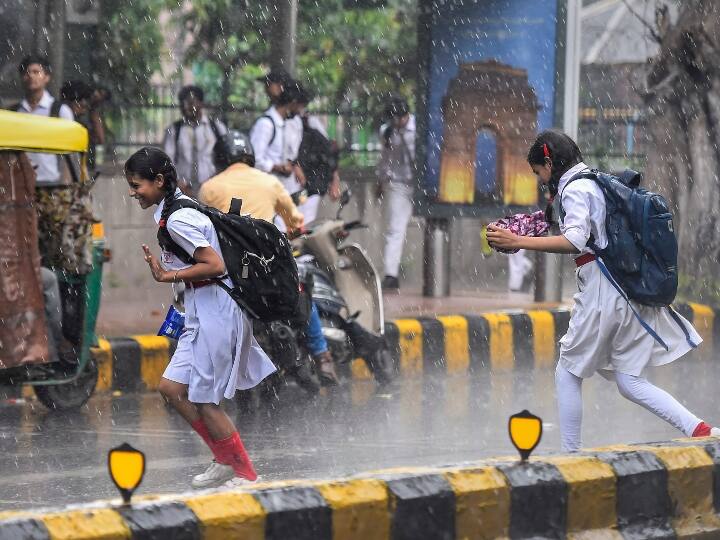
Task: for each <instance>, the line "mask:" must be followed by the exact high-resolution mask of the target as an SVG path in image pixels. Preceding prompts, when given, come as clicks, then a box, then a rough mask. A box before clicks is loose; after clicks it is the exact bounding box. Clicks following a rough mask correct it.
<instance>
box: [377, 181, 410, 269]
mask: <svg viewBox="0 0 720 540" xmlns="http://www.w3.org/2000/svg"><path fill="white" fill-rule="evenodd" d="M414 193H415V188H414V187H413V186H408V185H407V184H395V183H392V182H391V183H389V184H385V191H384V194H383V205H384V207H385V208H384V211H385V252H384V258H383V260H384V264H385V275H386V276H392V277H397V275H398V273H399V272H400V260H401V259H402V252H403V246H404V244H405V234H406V233H407V226H408V223H409V222H410V218H411V217H412V213H413V195H414Z"/></svg>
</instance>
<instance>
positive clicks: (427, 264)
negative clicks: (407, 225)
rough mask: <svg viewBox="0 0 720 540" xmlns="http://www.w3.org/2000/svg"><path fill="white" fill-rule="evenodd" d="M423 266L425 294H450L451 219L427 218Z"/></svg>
mask: <svg viewBox="0 0 720 540" xmlns="http://www.w3.org/2000/svg"><path fill="white" fill-rule="evenodd" d="M423 260H424V266H423V296H427V297H430V298H442V297H445V296H450V221H449V220H448V219H446V218H427V220H426V221H425V246H424V257H423Z"/></svg>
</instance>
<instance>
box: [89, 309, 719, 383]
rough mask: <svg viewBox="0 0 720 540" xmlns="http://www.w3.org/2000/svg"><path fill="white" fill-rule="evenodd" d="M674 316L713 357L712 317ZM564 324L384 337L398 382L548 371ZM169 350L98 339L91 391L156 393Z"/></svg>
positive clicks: (169, 343)
mask: <svg viewBox="0 0 720 540" xmlns="http://www.w3.org/2000/svg"><path fill="white" fill-rule="evenodd" d="M676 309H677V310H678V312H680V313H681V314H682V315H684V316H685V317H687V318H688V320H690V321H691V322H693V324H695V327H696V328H697V330H698V332H699V333H700V335H701V336H702V337H703V339H704V341H705V342H704V344H703V345H702V347H701V349H700V355H701V356H702V357H703V358H712V357H713V354H714V348H715V343H716V342H718V341H719V340H720V325H715V324H714V322H715V315H716V313H717V312H718V311H717V310H714V309H713V308H711V307H710V306H706V305H703V304H696V303H688V304H679V305H677V306H676ZM569 320H570V311H568V310H566V309H553V310H527V311H508V312H496V313H485V314H481V315H441V316H437V317H418V318H407V319H397V320H394V321H391V322H388V323H386V325H385V333H386V335H387V338H388V344H389V346H390V350H391V352H392V355H393V359H394V362H395V367H396V371H397V373H398V374H399V376H401V377H422V376H425V375H429V376H430V375H444V374H461V373H468V372H472V371H477V370H492V371H502V370H515V369H542V368H552V367H554V365H555V361H556V359H557V356H558V340H559V339H560V337H561V336H562V335H563V334H564V333H565V332H566V331H567V328H568V323H569ZM174 348H175V342H174V341H173V340H169V339H167V338H164V337H158V336H144V335H139V336H131V337H118V338H109V339H100V340H99V346H98V347H97V348H95V349H94V355H95V359H96V361H97V363H98V367H99V373H100V375H99V381H98V391H100V392H102V391H123V392H129V391H137V390H153V389H155V388H157V385H158V383H159V381H160V377H161V376H162V373H163V370H164V369H165V366H166V365H167V363H168V361H169V359H170V356H171V355H172V353H173V351H174ZM349 375H350V376H351V377H352V378H354V379H371V378H372V375H371V374H370V372H369V371H368V369H367V367H366V365H365V363H364V362H363V361H362V360H360V359H358V360H355V361H354V362H353V363H352V365H351V366H350V368H349Z"/></svg>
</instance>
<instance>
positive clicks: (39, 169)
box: [18, 90, 75, 186]
mask: <svg viewBox="0 0 720 540" xmlns="http://www.w3.org/2000/svg"><path fill="white" fill-rule="evenodd" d="M54 102H55V98H54V97H52V96H51V95H50V93H49V92H48V91H47V90H46V91H45V92H43V96H42V98H40V101H39V103H38V104H37V107H35V108H34V109H33V108H31V107H30V104H29V103H28V101H27V99H23V100H22V101H21V102H20V108H19V109H18V112H23V113H27V114H37V115H38V116H50V109H51V108H52V104H53V103H54ZM58 117H59V118H65V119H66V120H75V115H73V112H72V109H71V108H70V107H68V106H67V105H61V106H60V110H59V111H58ZM27 157H28V159H29V160H30V163H32V166H33V168H34V169H35V174H36V175H37V180H36V182H37V185H38V186H51V185H58V184H60V183H61V180H62V178H61V175H60V167H59V166H58V159H59V158H58V156H56V155H55V154H41V153H36V152H28V153H27Z"/></svg>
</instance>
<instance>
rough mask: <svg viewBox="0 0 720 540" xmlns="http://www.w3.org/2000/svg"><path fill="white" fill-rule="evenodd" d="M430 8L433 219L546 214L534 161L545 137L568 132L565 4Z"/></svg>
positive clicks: (430, 2)
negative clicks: (560, 102)
mask: <svg viewBox="0 0 720 540" xmlns="http://www.w3.org/2000/svg"><path fill="white" fill-rule="evenodd" d="M421 5H422V8H423V13H425V14H426V15H425V17H424V18H423V19H422V20H423V24H424V29H425V31H424V33H423V34H421V36H424V38H422V39H421V46H420V48H421V51H422V53H423V57H424V58H425V59H426V62H427V64H426V66H427V67H426V70H427V72H426V73H427V75H426V79H425V80H426V81H427V82H426V83H425V86H424V87H423V88H422V89H421V92H422V94H421V98H420V99H422V100H423V102H424V103H426V107H425V108H423V109H422V110H420V111H419V113H420V115H421V116H420V122H419V125H420V126H421V132H420V133H419V134H418V137H419V138H418V140H419V141H421V144H422V147H421V151H422V156H421V157H422V160H423V162H424V165H425V166H424V167H423V168H422V169H421V178H420V188H421V189H420V190H419V192H420V193H421V194H422V197H424V200H425V201H427V202H428V205H427V206H426V208H428V211H429V215H437V214H435V212H439V213H443V214H444V215H448V214H455V213H457V214H459V215H478V216H479V215H486V216H490V215H501V214H503V213H508V212H512V211H526V210H523V209H527V210H529V209H530V207H534V206H537V204H538V195H539V190H538V184H537V179H536V178H535V175H534V174H533V173H532V170H531V169H530V166H529V165H528V164H527V161H526V155H527V151H528V148H529V146H530V144H531V143H532V141H533V140H534V138H535V136H536V135H537V133H538V132H539V131H542V130H543V129H548V128H551V127H553V126H557V125H558V116H557V114H556V113H558V112H559V111H558V110H557V108H556V99H558V92H559V90H558V89H562V77H561V75H560V74H561V73H564V67H563V64H561V59H563V58H564V56H563V55H564V47H563V45H562V43H563V40H564V30H562V29H564V24H565V22H564V17H565V16H564V9H565V2H564V0H474V1H472V2H468V1H466V0H421ZM560 112H561V111H560Z"/></svg>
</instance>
